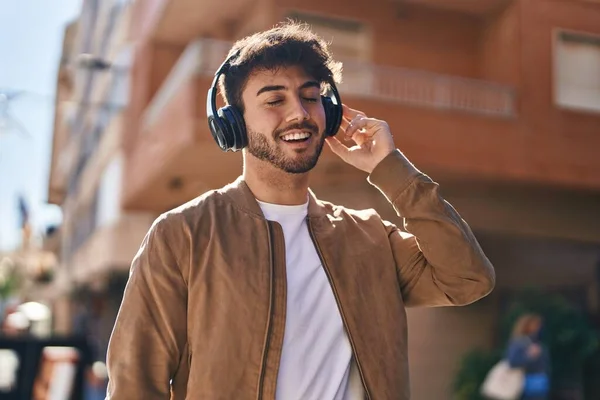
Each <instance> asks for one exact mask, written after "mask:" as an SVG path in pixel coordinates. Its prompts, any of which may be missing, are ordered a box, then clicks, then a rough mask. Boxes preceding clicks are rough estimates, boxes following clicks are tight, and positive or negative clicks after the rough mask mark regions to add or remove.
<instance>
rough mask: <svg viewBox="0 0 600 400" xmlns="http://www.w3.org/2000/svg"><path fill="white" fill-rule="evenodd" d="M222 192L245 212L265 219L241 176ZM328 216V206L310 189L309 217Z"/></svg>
mask: <svg viewBox="0 0 600 400" xmlns="http://www.w3.org/2000/svg"><path fill="white" fill-rule="evenodd" d="M221 191H222V192H223V193H225V194H226V195H228V196H229V197H230V198H231V199H232V200H233V201H234V203H235V204H236V205H237V206H238V207H239V208H241V209H242V210H243V211H245V212H248V213H250V214H254V215H256V216H259V217H261V218H264V214H263V212H262V210H261V209H260V206H259V205H258V202H257V201H256V198H255V197H254V194H253V193H252V191H251V190H250V188H249V187H248V184H247V183H246V181H245V180H244V178H243V177H242V176H239V177H238V178H237V179H236V180H235V181H233V182H232V183H230V184H229V185H227V186H225V187H224V188H223V189H221ZM326 215H327V208H326V206H325V205H324V204H323V202H322V201H321V200H319V199H318V198H317V197H316V196H315V194H314V193H313V191H312V190H310V189H308V217H309V218H320V217H324V216H326Z"/></svg>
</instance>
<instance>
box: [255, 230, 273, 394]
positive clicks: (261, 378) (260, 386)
mask: <svg viewBox="0 0 600 400" xmlns="http://www.w3.org/2000/svg"><path fill="white" fill-rule="evenodd" d="M267 236H268V238H269V253H270V255H271V258H270V260H269V317H268V318H267V333H266V335H265V344H264V350H263V359H262V364H261V368H260V375H259V380H258V394H257V397H256V398H257V400H261V399H262V397H263V393H262V392H263V383H264V382H263V381H264V379H265V369H266V364H267V354H268V351H269V341H270V340H271V330H272V329H271V326H272V325H273V323H272V322H273V309H274V307H273V297H274V295H275V293H274V292H275V285H274V282H273V274H274V272H273V269H274V268H275V260H274V257H275V252H274V251H273V228H272V227H271V224H270V223H269V222H268V221H267Z"/></svg>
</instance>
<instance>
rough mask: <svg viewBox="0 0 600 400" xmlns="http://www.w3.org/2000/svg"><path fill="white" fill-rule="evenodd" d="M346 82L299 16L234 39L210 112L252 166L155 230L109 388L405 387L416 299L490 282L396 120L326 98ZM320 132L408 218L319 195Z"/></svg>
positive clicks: (281, 396) (466, 299)
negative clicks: (221, 102)
mask: <svg viewBox="0 0 600 400" xmlns="http://www.w3.org/2000/svg"><path fill="white" fill-rule="evenodd" d="M221 75H222V77H223V79H220V77H221ZM340 78H341V65H340V64H339V63H337V62H335V61H334V60H333V59H332V57H331V55H330V53H329V51H328V49H327V45H326V44H325V43H324V42H323V41H322V40H321V39H320V38H319V37H317V36H316V35H314V34H313V33H312V32H311V31H310V30H308V29H307V28H306V27H305V26H303V25H299V24H294V23H286V24H282V25H280V26H278V27H275V28H273V29H271V30H269V31H265V32H260V33H257V34H255V35H252V36H250V37H247V38H245V39H243V40H241V41H239V42H237V43H236V44H234V46H233V48H232V49H231V51H230V55H229V57H228V59H227V60H226V62H225V63H224V64H223V67H222V68H221V69H220V70H219V71H218V73H217V75H216V78H215V83H216V82H217V81H218V82H220V88H221V93H222V94H224V97H225V100H226V102H227V104H228V106H227V107H225V108H224V109H221V110H220V111H219V112H216V113H212V111H210V110H211V109H214V107H215V106H214V97H213V101H212V103H213V104H210V101H209V107H208V109H209V121H210V127H211V131H212V133H213V135H214V136H215V139H217V143H218V144H219V145H220V146H221V148H223V149H234V150H235V149H240V148H243V160H244V166H243V172H242V175H241V176H240V177H239V178H238V179H237V180H236V181H235V182H233V183H231V184H229V185H228V186H226V187H224V188H222V189H220V190H216V191H211V192H209V193H205V194H203V195H202V196H200V197H198V198H197V199H195V200H193V201H191V202H189V203H187V204H185V205H183V206H181V207H179V208H177V209H175V210H172V211H169V212H167V213H165V214H163V215H161V216H160V217H159V218H158V219H157V220H156V221H155V223H154V224H153V226H152V227H151V229H150V231H149V232H148V234H147V235H146V238H145V239H144V241H143V243H142V246H141V248H140V250H139V252H138V254H137V255H136V256H135V258H134V260H133V263H132V267H131V273H130V278H129V282H128V284H127V287H126V290H125V294H124V297H123V302H122V305H121V309H120V311H119V315H118V317H117V321H116V324H115V327H114V331H113V334H112V337H111V341H110V345H109V352H108V371H109V378H110V383H109V388H108V399H113V400H134V399H140V400H141V399H143V400H151V399H168V398H172V399H211V400H212V399H231V400H234V399H235V400H246V399H248V400H250V399H253V400H254V399H259V400H260V399H277V400H354V399H361V400H362V399H365V398H366V399H374V400H385V399H402V400H405V399H409V398H410V391H409V379H408V358H407V336H406V335H407V333H406V332H407V321H406V312H405V307H406V306H450V305H466V304H470V303H472V302H474V301H477V300H478V299H480V298H482V297H484V296H485V295H487V294H488V293H489V292H490V291H491V290H492V288H493V286H494V281H495V274H494V270H493V267H492V265H491V264H490V262H489V261H488V259H487V258H486V256H485V255H484V254H483V252H482V250H481V248H480V246H479V244H478V243H477V241H476V239H475V237H474V236H473V233H472V232H471V230H470V229H469V227H468V225H467V224H466V223H465V222H464V221H463V220H462V219H461V217H460V216H459V215H458V213H457V212H456V211H455V210H454V209H453V208H452V206H451V205H450V204H448V203H447V202H446V201H445V200H444V199H442V198H441V197H440V195H439V191H438V185H437V184H436V183H435V182H433V181H432V180H431V179H430V178H429V177H428V176H427V175H425V174H424V173H422V172H420V171H419V170H418V169H417V168H416V167H415V166H414V165H413V164H412V163H410V162H409V161H408V160H407V159H406V157H405V156H404V155H403V154H402V152H401V151H400V150H398V149H396V147H395V143H394V140H393V139H392V134H391V132H390V128H389V126H388V124H387V123H385V122H384V121H381V120H377V119H374V118H371V117H367V116H366V115H365V114H364V113H362V112H360V111H357V110H353V109H351V108H349V107H346V106H344V107H343V108H342V107H341V105H339V106H337V105H336V103H335V101H333V100H331V98H329V97H327V96H323V94H324V93H325V92H326V91H327V90H328V89H331V90H333V91H334V93H337V92H336V90H335V83H336V82H339V80H340ZM219 79H220V80H219ZM213 89H214V88H213ZM213 89H211V91H209V96H208V97H209V100H210V99H211V96H212V95H214V91H213ZM337 100H339V97H337ZM342 113H343V118H342ZM213 114H214V115H213ZM399 128H401V127H399ZM399 128H398V127H397V128H395V129H399ZM336 134H337V136H335V135H336ZM346 140H347V141H352V142H353V145H352V147H347V146H346V145H345V144H344V142H345V141H346ZM325 142H327V143H328V145H329V146H330V148H331V149H332V150H333V152H334V153H336V154H337V155H338V156H340V157H341V158H342V159H343V160H344V161H345V162H347V163H349V164H350V165H352V166H354V167H356V168H359V169H361V170H363V171H366V172H367V173H369V178H368V180H369V182H370V183H371V184H373V185H374V186H376V187H377V188H378V189H379V190H380V191H381V192H382V194H383V195H384V196H385V197H386V198H387V199H388V200H389V201H390V203H391V204H392V205H393V207H394V208H395V209H396V211H397V212H398V214H399V215H400V216H401V217H403V218H404V228H405V229H404V230H400V229H399V228H397V227H396V226H394V225H393V224H391V223H389V222H387V221H384V220H382V219H381V218H380V217H379V215H378V214H377V213H376V212H375V211H374V210H372V209H368V210H351V209H348V208H345V207H343V206H338V205H333V204H331V203H327V202H324V201H321V200H319V199H318V198H316V197H315V195H314V194H313V193H312V192H311V191H310V190H309V176H310V171H311V170H312V168H313V167H314V166H315V165H316V163H317V161H318V159H319V155H320V154H321V150H322V148H323V146H324V143H325Z"/></svg>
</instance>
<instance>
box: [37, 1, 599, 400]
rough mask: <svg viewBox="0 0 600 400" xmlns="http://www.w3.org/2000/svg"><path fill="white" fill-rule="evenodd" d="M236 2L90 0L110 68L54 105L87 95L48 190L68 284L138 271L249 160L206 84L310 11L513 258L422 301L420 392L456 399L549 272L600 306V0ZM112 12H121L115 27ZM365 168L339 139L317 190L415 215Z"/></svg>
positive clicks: (548, 281)
mask: <svg viewBox="0 0 600 400" xmlns="http://www.w3.org/2000/svg"><path fill="white" fill-rule="evenodd" d="M226 3H227V6H224V5H223V2H222V1H216V0H206V1H203V2H201V3H198V2H197V1H193V0H143V1H137V2H135V3H133V4H131V5H129V4H128V3H122V2H119V1H114V2H100V1H92V0H86V1H84V7H83V13H82V16H81V19H80V21H79V22H78V23H77V24H75V25H76V27H77V29H75V28H72V29H74V30H76V31H77V33H76V34H74V35H73V36H74V39H73V40H72V42H73V43H71V45H70V46H69V47H68V48H67V49H66V50H65V54H67V57H66V58H65V59H68V58H69V57H72V56H75V55H77V54H80V53H92V54H94V55H96V56H98V57H100V58H101V59H107V60H109V61H111V62H112V65H113V68H112V69H110V70H108V71H107V70H103V71H90V70H88V69H83V70H77V71H75V72H73V71H71V70H69V71H70V72H64V73H63V72H61V73H59V90H58V93H59V95H58V99H57V101H58V102H59V103H60V102H61V101H62V100H63V99H67V100H71V103H75V104H77V103H78V104H80V105H79V106H76V107H75V108H70V109H69V108H67V107H66V105H65V107H63V106H62V103H60V104H58V103H57V124H56V126H55V132H54V151H53V157H52V169H51V171H52V172H51V178H50V186H49V198H50V201H51V202H53V203H56V204H61V205H62V207H63V210H64V212H65V220H64V224H63V226H62V227H61V238H62V243H63V246H62V253H61V268H62V269H63V271H64V274H65V275H66V276H68V277H69V280H70V281H72V282H74V284H76V285H91V286H94V285H97V286H98V288H97V290H98V291H100V292H101V293H104V292H103V291H105V290H106V287H107V285H108V286H110V285H111V284H110V282H112V280H115V279H116V281H120V282H122V280H123V279H124V276H126V272H127V269H128V267H129V263H130V261H131V258H132V257H133V255H134V254H135V252H136V251H137V248H138V247H139V244H140V242H141V239H142V237H143V234H144V233H145V231H146V230H147V229H148V227H149V224H150V222H151V221H152V219H153V218H154V217H156V216H157V215H158V214H160V213H162V212H164V211H167V210H169V209H171V208H173V207H175V206H177V205H179V204H182V203H184V202H186V201H188V200H190V199H192V198H194V197H196V196H198V195H199V194H201V193H203V192H204V191H206V190H209V189H212V188H217V187H220V186H222V185H224V184H226V183H228V182H230V181H232V180H233V179H235V178H236V177H237V176H238V175H239V174H240V172H241V156H240V154H232V153H228V154H225V153H222V152H221V151H220V150H219V149H218V147H217V146H216V144H215V143H214V141H213V139H212V137H211V135H210V133H209V131H208V125H207V120H206V115H205V111H204V110H205V109H206V105H205V101H206V91H207V89H208V87H209V85H210V82H211V80H212V75H213V74H214V71H215V69H216V68H217V67H218V65H219V64H220V63H221V62H222V61H223V59H224V57H225V55H226V53H227V51H228V49H229V47H230V46H231V44H232V43H233V41H235V40H236V39H239V38H241V37H243V36H245V35H247V34H250V33H252V32H255V31H258V30H263V29H267V28H270V27H271V26H273V25H274V24H275V23H277V22H279V21H282V20H284V19H286V18H294V19H299V20H303V21H306V22H308V23H309V24H310V25H311V26H312V28H313V29H314V30H315V31H316V32H317V33H319V34H321V35H322V36H324V37H325V38H326V39H327V40H331V41H332V47H331V48H332V51H333V53H334V56H335V57H336V58H339V59H341V60H343V61H344V82H343V83H342V84H341V85H340V86H339V90H340V94H341V96H342V98H343V100H344V102H346V103H348V104H349V105H351V106H352V107H353V108H358V109H361V110H364V111H365V112H366V113H367V114H368V115H373V116H375V117H376V118H379V119H384V120H386V121H388V123H389V125H390V127H391V128H392V131H393V133H394V137H395V140H396V143H397V146H398V148H400V149H401V150H402V151H403V152H404V153H405V154H406V155H407V156H408V157H409V159H410V160H411V161H413V162H414V163H415V164H416V165H417V167H418V168H420V169H421V170H422V171H424V172H426V173H427V174H429V175H430V176H431V177H432V178H433V179H434V180H436V181H438V182H439V183H440V184H441V190H442V194H443V195H444V197H446V198H447V199H448V200H449V201H450V202H451V203H452V204H453V205H454V206H455V208H457V209H458V211H459V212H460V213H461V215H463V217H464V218H465V219H466V221H467V222H468V223H469V224H470V225H471V227H472V228H473V230H474V231H475V233H476V235H477V237H478V238H479V240H480V242H481V244H482V246H483V247H484V250H485V251H486V253H487V254H488V256H489V257H490V259H491V260H492V262H493V263H494V265H495V267H496V270H497V277H498V282H497V288H496V290H495V291H494V292H493V294H492V295H490V296H489V297H488V298H486V299H484V300H483V301H481V302H478V303H476V304H474V305H472V306H469V307H464V308H456V309H428V310H423V309H418V310H409V352H410V359H411V376H412V391H413V396H414V398H415V399H432V400H433V399H435V400H438V399H446V398H450V386H451V382H452V378H453V374H454V373H455V370H456V367H457V363H458V361H459V360H460V357H461V356H462V355H463V354H464V353H465V352H466V351H467V350H469V349H471V348H473V347H489V346H491V345H492V344H493V343H494V341H495V340H496V333H497V329H498V315H499V313H500V312H501V310H502V304H503V299H504V298H506V297H507V296H510V294H511V293H513V292H514V291H515V290H518V289H519V288H522V287H525V286H529V285H536V286H543V287H545V288H547V289H548V290H553V291H557V292H560V293H564V294H565V295H566V296H568V297H569V298H570V299H572V301H574V302H576V303H577V304H578V305H579V306H580V307H582V308H584V309H585V310H587V311H590V312H591V313H597V311H598V307H599V306H600V299H599V284H600V282H599V278H598V277H599V272H600V271H599V270H600V227H599V226H600V224H599V223H598V221H600V211H599V210H600V207H598V205H599V204H600V157H598V148H600V73H599V71H600V3H598V2H597V1H578V0H477V1H476V0H464V1H456V2H447V1H443V0H420V1H417V0H374V1H372V2H363V1H342V0H330V1H328V2H323V1H316V0H304V1H298V0H227V2H226ZM111 4H112V5H111ZM122 4H125V5H122ZM103 7H104V8H103ZM111 7H113V8H117V7H122V8H119V12H115V15H118V16H119V17H117V20H118V22H111V21H113V20H112V19H111V18H112V15H113V13H112V10H113V8H111ZM91 21H95V22H93V23H92V22H91ZM111 24H113V25H111ZM111 26H112V27H111ZM107 32H110V33H107ZM124 32H127V34H125V33H124ZM125 54H126V55H125ZM119 57H123V60H124V61H123V63H122V64H119V62H120V61H119V60H120V58H119ZM120 65H122V66H123V67H122V68H119V66H120ZM115 66H116V67H115ZM63 70H64V71H67V70H68V68H67V67H66V66H64V67H63V68H61V71H63ZM109 71H112V72H109ZM61 74H63V75H61ZM65 76H66V78H65ZM61 96H63V97H61ZM86 102H90V103H94V104H96V103H100V104H111V107H108V108H106V107H93V106H91V105H90V106H89V107H85V106H82V105H81V104H84V103H86ZM66 103H68V102H66ZM114 104H117V106H116V108H117V110H113V107H112V105H114ZM125 104H126V105H127V107H126V108H125V107H123V106H124V105H125ZM365 178H366V176H365V174H364V173H362V172H360V171H357V170H354V169H353V168H352V167H349V166H347V165H345V164H344V163H343V162H342V161H341V160H340V159H338V158H337V157H336V156H335V155H333V154H332V153H331V152H330V151H328V149H326V150H325V151H324V152H323V156H322V158H321V160H320V162H319V165H318V166H317V168H316V169H315V171H314V174H313V181H312V187H313V190H314V191H315V192H316V193H317V195H318V196H320V197H321V198H323V199H326V200H329V201H332V202H334V203H339V204H343V205H346V206H348V207H353V208H365V207H373V208H376V209H377V210H378V211H379V212H380V214H381V215H382V216H384V217H385V218H388V219H390V220H391V221H393V222H395V223H397V224H401V222H402V221H401V220H400V219H399V218H398V217H397V216H396V215H395V214H394V212H393V210H392V209H391V207H389V205H388V204H387V202H386V200H385V199H384V198H382V196H381V195H380V194H379V192H377V191H376V190H375V189H373V188H372V187H370V185H369V184H368V183H367V182H366V179H365ZM115 276H116V277H117V278H115ZM119 285H122V283H121V284H117V285H116V286H115V287H120V286H119ZM115 292H118V289H115ZM111 301H113V302H114V303H115V304H116V303H118V301H120V298H119V299H114V300H111ZM113 308H114V305H113ZM110 318H112V314H111V315H109V316H108V317H107V320H108V321H109V320H110ZM433 377H435V379H432V378H433Z"/></svg>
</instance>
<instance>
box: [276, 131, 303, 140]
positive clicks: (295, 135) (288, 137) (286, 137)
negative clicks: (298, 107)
mask: <svg viewBox="0 0 600 400" xmlns="http://www.w3.org/2000/svg"><path fill="white" fill-rule="evenodd" d="M308 137H310V133H308V132H301V133H288V134H287V135H283V136H282V137H281V139H283V140H286V141H287V140H301V139H306V138H308Z"/></svg>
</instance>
